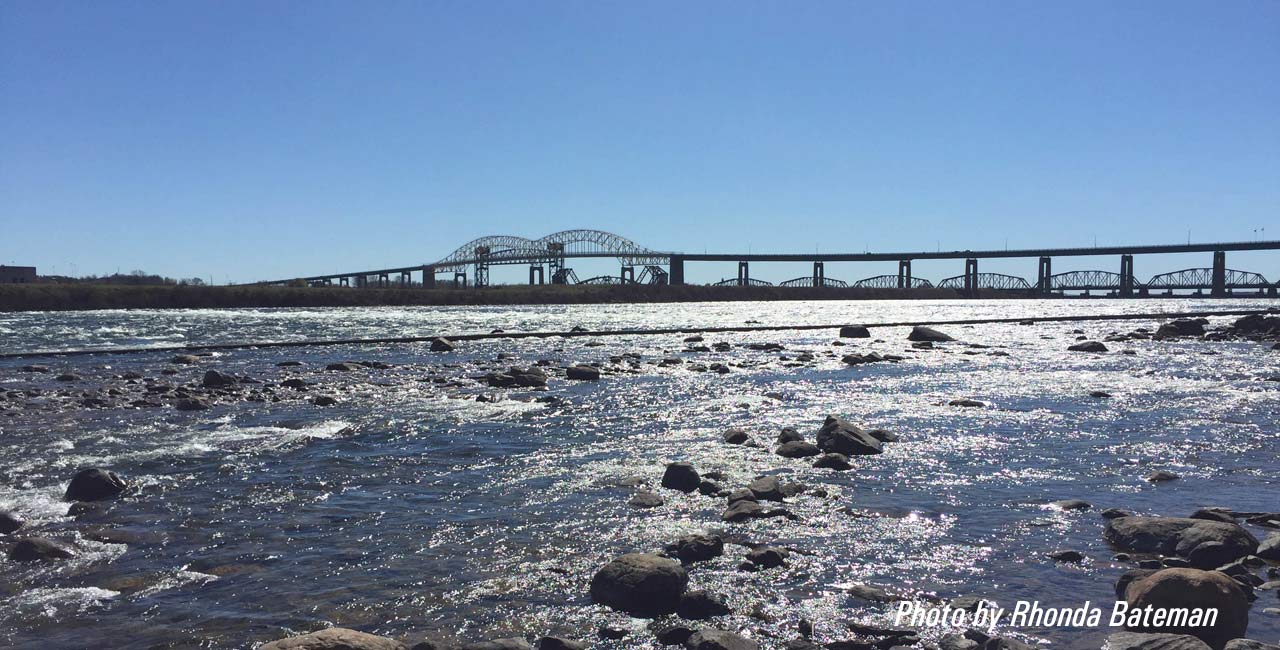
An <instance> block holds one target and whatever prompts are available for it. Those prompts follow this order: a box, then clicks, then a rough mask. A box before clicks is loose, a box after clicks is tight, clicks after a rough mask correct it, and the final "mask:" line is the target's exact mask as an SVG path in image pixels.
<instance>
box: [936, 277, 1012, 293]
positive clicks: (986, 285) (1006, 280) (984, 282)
mask: <svg viewBox="0 0 1280 650" xmlns="http://www.w3.org/2000/svg"><path fill="white" fill-rule="evenodd" d="M964 280H965V276H963V275H956V276H952V277H949V278H947V279H945V280H943V281H941V282H939V283H938V284H937V287H938V288H939V289H960V290H964V289H965V282H964ZM976 288H978V289H995V290H997V291H1018V290H1029V289H1031V285H1030V284H1027V281H1026V280H1023V279H1022V278H1020V277H1018V276H1016V275H1005V274H1003V273H979V274H978V283H977V286H976Z"/></svg>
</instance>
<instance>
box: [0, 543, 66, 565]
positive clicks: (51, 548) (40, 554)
mask: <svg viewBox="0 0 1280 650" xmlns="http://www.w3.org/2000/svg"><path fill="white" fill-rule="evenodd" d="M75 555H76V554H75V551H72V550H71V549H70V548H68V547H66V546H63V545H62V544H60V543H58V542H55V541H53V540H51V539H49V538H47V537H28V538H26V539H20V540H18V541H17V543H15V544H14V545H13V547H12V548H10V549H9V559H10V560H13V561H14V562H52V561H54V560H67V559H70V558H73V557H75Z"/></svg>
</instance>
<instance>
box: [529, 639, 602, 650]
mask: <svg viewBox="0 0 1280 650" xmlns="http://www.w3.org/2000/svg"><path fill="white" fill-rule="evenodd" d="M588 647H590V646H588V645H587V644H586V643H584V642H582V641H574V640H573V639H566V638H564V637H559V636H544V637H542V638H541V639H538V650H587V648H588Z"/></svg>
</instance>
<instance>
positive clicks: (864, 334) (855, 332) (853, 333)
mask: <svg viewBox="0 0 1280 650" xmlns="http://www.w3.org/2000/svg"><path fill="white" fill-rule="evenodd" d="M840 338H842V339H869V338H871V330H868V329H867V328H866V327H864V326H862V325H845V326H844V327H841V328H840Z"/></svg>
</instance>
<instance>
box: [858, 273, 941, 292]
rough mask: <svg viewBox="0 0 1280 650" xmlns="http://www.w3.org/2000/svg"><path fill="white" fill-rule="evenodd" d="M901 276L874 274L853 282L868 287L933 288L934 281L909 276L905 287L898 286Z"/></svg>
mask: <svg viewBox="0 0 1280 650" xmlns="http://www.w3.org/2000/svg"><path fill="white" fill-rule="evenodd" d="M898 282H899V278H898V276H896V275H874V276H871V277H869V278H863V279H861V280H858V281H857V282H854V283H853V286H855V287H865V288H868V289H899V288H906V289H932V288H933V283H932V282H930V281H928V280H926V279H924V278H916V277H909V278H906V279H905V282H904V284H906V286H905V287H900V286H898Z"/></svg>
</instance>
